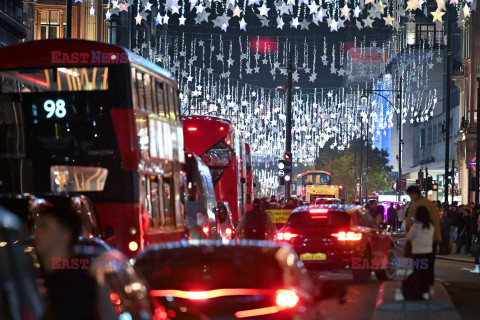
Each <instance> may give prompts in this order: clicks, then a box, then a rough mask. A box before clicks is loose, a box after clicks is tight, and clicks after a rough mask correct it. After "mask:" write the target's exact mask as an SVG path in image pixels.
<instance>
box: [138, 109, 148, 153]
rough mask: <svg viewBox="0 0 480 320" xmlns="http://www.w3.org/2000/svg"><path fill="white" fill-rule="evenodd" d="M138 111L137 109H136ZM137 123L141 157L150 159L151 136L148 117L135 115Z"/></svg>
mask: <svg viewBox="0 0 480 320" xmlns="http://www.w3.org/2000/svg"><path fill="white" fill-rule="evenodd" d="M136 113H137V111H136ZM135 124H136V127H137V139H138V150H139V151H140V158H141V159H148V156H149V154H148V150H149V143H150V141H149V137H148V122H147V118H145V117H141V116H137V117H135Z"/></svg>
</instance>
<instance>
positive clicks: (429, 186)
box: [425, 176, 433, 191]
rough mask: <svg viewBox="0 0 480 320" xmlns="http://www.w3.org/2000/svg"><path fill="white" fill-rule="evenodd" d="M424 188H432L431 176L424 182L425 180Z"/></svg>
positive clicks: (428, 189)
mask: <svg viewBox="0 0 480 320" xmlns="http://www.w3.org/2000/svg"><path fill="white" fill-rule="evenodd" d="M425 190H426V191H430V190H433V178H432V177H431V176H430V177H427V179H426V182H425Z"/></svg>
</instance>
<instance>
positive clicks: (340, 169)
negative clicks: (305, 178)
mask: <svg viewBox="0 0 480 320" xmlns="http://www.w3.org/2000/svg"><path fill="white" fill-rule="evenodd" d="M353 145H354V143H352V146H351V147H350V148H348V149H345V150H342V151H339V150H332V149H331V148H330V144H327V145H325V147H324V148H323V149H320V155H319V157H318V158H317V159H316V161H315V169H316V170H325V171H329V172H331V173H332V177H333V183H334V184H335V185H343V187H344V191H345V194H346V196H347V198H349V199H352V198H353V195H354V189H353V188H354V187H353V186H354V181H353V180H354V176H353V168H354V147H353ZM361 146H362V144H361V141H357V156H356V163H357V165H356V169H357V182H360V147H361ZM388 158H389V155H388V153H387V151H385V150H379V149H376V148H375V149H373V148H371V149H370V150H369V154H368V161H369V164H368V168H369V172H368V193H369V194H372V193H373V192H375V191H380V190H389V189H391V187H392V183H393V181H391V180H389V179H388V174H389V173H390V172H391V171H392V167H391V166H388V161H389V159H388ZM362 171H363V182H364V187H365V179H366V175H365V173H366V148H365V145H363V168H362Z"/></svg>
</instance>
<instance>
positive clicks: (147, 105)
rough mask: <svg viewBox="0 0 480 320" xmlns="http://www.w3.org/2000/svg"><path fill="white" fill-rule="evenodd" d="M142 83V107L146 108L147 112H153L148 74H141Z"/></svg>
mask: <svg viewBox="0 0 480 320" xmlns="http://www.w3.org/2000/svg"><path fill="white" fill-rule="evenodd" d="M143 83H144V87H143V88H144V91H145V107H144V109H146V110H148V111H149V112H153V104H152V83H151V81H150V75H149V74H144V75H143Z"/></svg>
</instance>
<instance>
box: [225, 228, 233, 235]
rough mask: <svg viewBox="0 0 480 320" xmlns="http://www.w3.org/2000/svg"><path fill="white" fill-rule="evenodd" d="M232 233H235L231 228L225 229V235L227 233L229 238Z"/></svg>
mask: <svg viewBox="0 0 480 320" xmlns="http://www.w3.org/2000/svg"><path fill="white" fill-rule="evenodd" d="M232 232H233V231H232V229H230V228H227V229H225V233H226V234H227V235H229V236H230V235H232Z"/></svg>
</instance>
